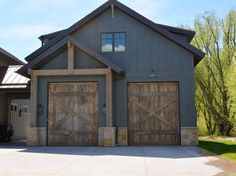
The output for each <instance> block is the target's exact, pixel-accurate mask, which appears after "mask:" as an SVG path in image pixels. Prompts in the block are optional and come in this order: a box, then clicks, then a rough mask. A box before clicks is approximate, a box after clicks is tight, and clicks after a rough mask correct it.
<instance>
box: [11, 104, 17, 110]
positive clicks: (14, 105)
mask: <svg viewBox="0 0 236 176" xmlns="http://www.w3.org/2000/svg"><path fill="white" fill-rule="evenodd" d="M17 110H18V106H17V104H11V112H17Z"/></svg>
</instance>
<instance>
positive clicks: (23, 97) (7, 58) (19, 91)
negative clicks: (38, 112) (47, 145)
mask: <svg viewBox="0 0 236 176" xmlns="http://www.w3.org/2000/svg"><path fill="white" fill-rule="evenodd" d="M24 64H25V63H24V62H22V61H21V60H19V59H18V58H16V57H15V56H13V55H12V54H10V53H9V52H7V51H6V50H4V49H2V48H0V109H1V110H0V141H5V140H4V138H5V136H6V134H5V133H6V129H7V128H8V127H9V126H11V127H13V130H14V133H13V136H12V139H13V140H26V137H27V121H28V119H29V115H30V112H29V110H30V89H29V86H30V84H29V79H28V78H26V77H24V76H21V75H19V74H18V73H16V71H17V70H18V69H19V68H21V67H22V66H23V65H24Z"/></svg>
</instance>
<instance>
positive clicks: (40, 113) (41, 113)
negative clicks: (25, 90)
mask: <svg viewBox="0 0 236 176" xmlns="http://www.w3.org/2000/svg"><path fill="white" fill-rule="evenodd" d="M38 115H43V106H42V105H41V104H39V105H38Z"/></svg>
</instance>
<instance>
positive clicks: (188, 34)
mask: <svg viewBox="0 0 236 176" xmlns="http://www.w3.org/2000/svg"><path fill="white" fill-rule="evenodd" d="M156 25H157V26H161V27H162V28H164V29H166V30H168V31H169V32H171V33H174V34H180V35H185V36H186V37H187V40H188V42H189V43H190V42H191V41H192V39H193V37H194V36H195V34H196V33H195V32H194V31H191V30H187V29H182V28H178V27H173V26H167V25H163V24H158V23H156ZM67 30H68V29H63V30H60V31H56V32H52V33H48V34H44V35H41V36H40V37H39V38H38V39H39V40H41V41H42V42H43V40H44V39H48V40H52V39H54V38H55V37H57V35H60V34H62V33H63V32H66V31H67Z"/></svg>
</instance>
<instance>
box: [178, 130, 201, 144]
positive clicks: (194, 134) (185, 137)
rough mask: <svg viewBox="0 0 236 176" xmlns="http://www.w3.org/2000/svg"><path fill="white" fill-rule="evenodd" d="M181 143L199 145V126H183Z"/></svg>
mask: <svg viewBox="0 0 236 176" xmlns="http://www.w3.org/2000/svg"><path fill="white" fill-rule="evenodd" d="M181 145H198V129H197V127H181Z"/></svg>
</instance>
